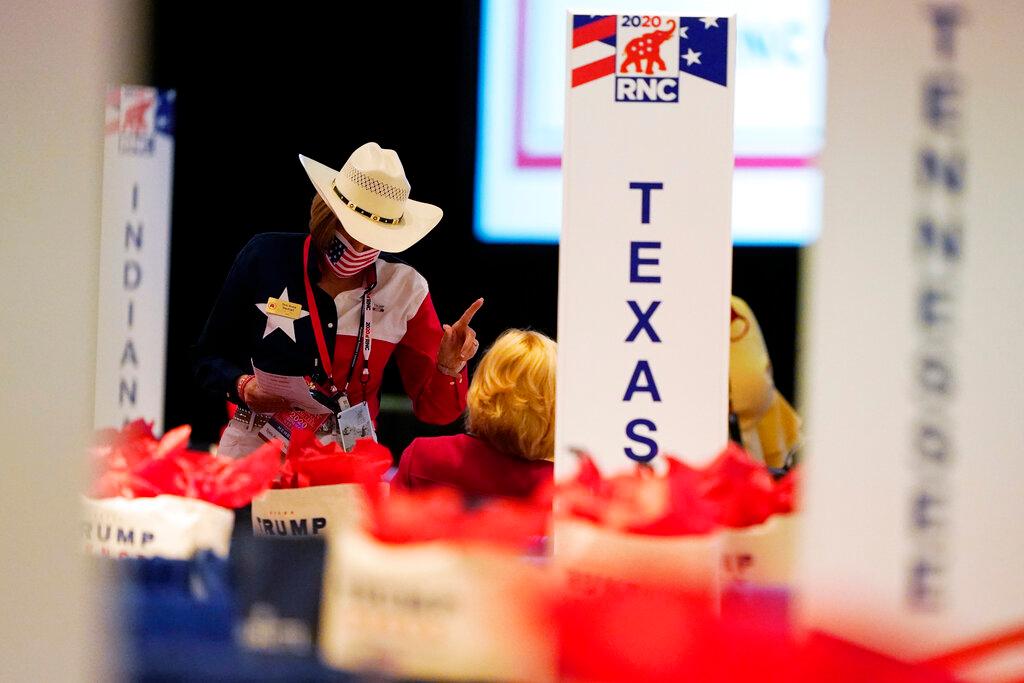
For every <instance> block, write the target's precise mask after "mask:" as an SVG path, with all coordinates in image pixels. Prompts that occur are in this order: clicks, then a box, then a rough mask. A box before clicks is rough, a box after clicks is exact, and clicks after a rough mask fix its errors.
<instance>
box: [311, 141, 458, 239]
mask: <svg viewBox="0 0 1024 683" xmlns="http://www.w3.org/2000/svg"><path fill="white" fill-rule="evenodd" d="M299 161H301V162H302V167H303V168H304V169H306V174H307V175H308V176H309V179H310V180H311V181H313V185H314V187H316V191H317V192H318V193H319V194H320V197H322V198H323V200H324V201H325V202H327V206H329V207H331V210H332V211H333V212H334V215H335V216H337V217H338V220H340V221H341V224H342V225H344V226H345V230H346V232H348V234H349V235H351V236H352V237H353V238H355V239H357V240H359V241H360V242H362V243H363V244H365V245H366V246H368V247H370V248H371V249H380V250H381V251H386V252H390V253H395V252H399V251H404V250H406V249H408V248H409V247H411V246H412V245H414V244H416V242H418V241H419V240H420V239H422V238H423V237H424V235H426V234H427V233H428V232H430V231H431V230H432V229H433V228H434V226H435V225H437V224H438V223H439V222H440V220H441V216H442V215H443V212H442V211H441V209H439V208H438V207H436V206H434V205H433V204H425V203H423V202H417V201H414V200H412V199H409V181H408V180H407V179H406V177H405V169H404V168H402V162H401V160H400V159H399V158H398V155H397V154H396V153H395V151H394V150H393V149H381V147H380V145H378V144H377V143H376V142H368V143H366V144H365V145H363V146H362V147H360V148H359V149H357V150H356V151H354V152H352V156H350V157H349V158H348V161H346V162H345V165H344V166H342V167H341V170H340V171H335V170H334V169H333V168H330V167H329V166H325V165H323V164H321V163H320V162H319V161H314V160H313V159H310V158H309V157H304V156H302V155H301V154H300V155H299Z"/></svg>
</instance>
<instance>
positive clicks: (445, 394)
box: [395, 294, 469, 425]
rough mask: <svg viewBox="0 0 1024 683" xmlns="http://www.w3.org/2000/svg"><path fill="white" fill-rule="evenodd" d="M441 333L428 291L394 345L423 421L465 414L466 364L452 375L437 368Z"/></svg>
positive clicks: (438, 421) (445, 421) (441, 420)
mask: <svg viewBox="0 0 1024 683" xmlns="http://www.w3.org/2000/svg"><path fill="white" fill-rule="evenodd" d="M442 335H443V331H442V330H441V321H440V320H438V318H437V311H435V310H434V302H433V301H432V300H431V298H430V294H427V295H426V296H425V297H424V298H423V303H421V304H420V307H419V310H417V311H416V315H414V316H413V317H412V318H410V319H409V323H408V326H407V327H406V330H405V336H404V337H402V340H401V341H400V342H398V346H397V347H396V348H395V360H396V362H397V363H398V371H399V373H400V374H401V375H402V385H403V386H404V387H405V393H407V394H408V395H409V398H411V399H412V411H413V413H415V414H416V417H417V418H419V419H420V420H422V421H423V422H427V423H429V424H439V425H444V424H449V423H451V422H454V421H455V420H457V419H458V418H459V416H460V415H462V412H463V411H464V410H465V409H466V389H467V388H468V384H469V380H468V376H467V373H466V369H465V368H463V369H462V372H460V373H459V376H458V377H449V376H448V375H445V374H444V373H442V372H440V371H439V370H438V369H437V349H438V347H439V346H440V345H441V336H442Z"/></svg>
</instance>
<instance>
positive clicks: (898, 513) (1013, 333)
mask: <svg viewBox="0 0 1024 683" xmlns="http://www.w3.org/2000/svg"><path fill="white" fill-rule="evenodd" d="M1021 17H1022V15H1021V8H1020V5H1019V4H1017V3H998V2H982V1H976V0H959V1H953V0H950V1H947V2H941V3H931V2H923V1H920V2H909V1H907V2H900V3H897V4H895V5H894V4H893V3H892V2H889V1H887V0H864V1H862V2H854V3H836V4H834V5H833V8H832V20H831V24H830V30H829V44H828V50H829V56H828V63H829V74H828V80H829V84H830V85H829V91H830V94H829V102H828V125H827V130H828V135H827V142H826V148H825V155H824V159H823V162H824V169H825V178H826V186H825V214H824V215H825V219H824V229H823V232H822V239H821V240H820V242H819V244H818V245H817V246H816V247H814V250H813V252H812V257H811V259H810V265H811V272H810V274H809V278H808V283H809V285H808V287H807V291H809V293H810V300H809V304H810V305H809V307H808V308H807V311H806V316H805V317H806V320H807V321H808V322H807V329H808V331H809V344H808V347H809V351H810V354H809V357H808V360H807V363H806V367H805V369H804V372H803V373H802V375H803V376H804V378H805V380H806V385H807V386H806V390H805V395H806V396H808V398H809V401H808V402H807V408H808V410H807V415H808V418H809V419H808V422H807V424H808V426H809V435H808V439H807V443H808V446H809V448H808V451H807V453H806V454H805V455H806V460H807V479H806V481H807V487H806V495H805V499H804V501H805V507H806V515H805V524H806V526H805V531H806V534H805V536H804V538H803V541H802V546H803V548H802V553H801V563H800V565H801V566H800V576H801V585H802V592H803V610H802V612H803V617H804V620H805V623H806V624H808V625H809V626H812V627H816V628H822V629H825V630H828V631H831V632H834V633H837V634H839V635H841V636H843V637H846V638H850V639H853V640H855V641H858V642H860V643H863V644H865V645H867V646H869V647H873V648H876V649H879V650H882V651H884V652H888V653H891V654H894V655H896V656H900V657H905V658H907V659H921V658H929V657H935V656H940V655H942V654H943V653H949V652H950V651H951V650H957V649H959V648H964V647H966V646H969V645H977V644H979V643H985V642H989V643H993V642H995V641H993V637H994V636H998V635H1000V634H1002V633H1004V632H1006V631H1007V630H1011V629H1018V634H1019V633H1020V629H1021V628H1022V627H1024V585H1022V581H1021V570H1022V569H1024V533H1022V532H1021V530H1020V520H1021V519H1022V518H1024V493H1022V492H1024V457H1022V455H1021V454H1022V453H1024V430H1022V428H1021V406H1022V405H1024V361H1022V356H1021V354H1020V347H1021V345H1022V343H1024V307H1021V305H1020V304H1019V303H1017V302H1016V297H1017V296H1018V295H1019V292H1021V291H1022V290H1024V242H1022V240H1021V236H1020V229H1019V225H1020V216H1021V213H1022V211H1024V193H1022V192H1021V181H1020V170H1021V162H1020V160H1021V159H1022V158H1024V136H1022V135H1021V134H1020V132H1019V124H1018V123H1017V121H1018V119H1019V116H1020V112H1021V111H1024V88H1022V86H1021V82H1020V79H1019V78H1018V77H1017V74H1018V73H1019V71H1020V69H1021V67H1022V66H1024V48H1022V47H1021V42H1020V40H1019V36H1018V35H1017V34H1018V33H1019V27H1020V25H1021ZM1019 640H1020V638H1018V646H1019V645H1020V642H1019ZM1005 654H1007V651H1006V648H1002V649H1001V650H1000V649H998V648H997V649H995V650H993V651H992V652H989V653H986V654H985V655H984V656H981V657H978V658H975V660H974V661H973V662H969V664H970V665H971V666H968V667H967V668H966V669H963V670H958V673H960V674H962V675H964V676H966V677H967V678H968V679H972V680H973V679H975V678H978V679H981V680H998V678H994V677H993V676H994V673H993V671H992V670H991V669H989V670H988V673H987V674H980V673H979V672H980V671H981V670H982V668H984V667H986V666H990V665H991V664H992V662H991V661H990V662H986V661H984V660H985V659H986V658H987V657H989V656H992V657H1003V655H1005ZM1022 654H1024V653H1022V652H1021V650H1020V648H1019V647H1018V651H1017V655H1016V662H1015V663H1014V662H1013V659H1012V657H1011V658H1008V659H1002V660H1001V664H1000V665H1001V666H1002V667H1003V671H1004V672H1005V671H1015V672H1016V676H1021V675H1024V657H1022ZM993 661H994V660H993ZM975 665H976V666H978V667H980V668H978V669H974V668H972V667H973V666H975ZM1007 667H1008V668H1007ZM1014 667H1016V668H1014Z"/></svg>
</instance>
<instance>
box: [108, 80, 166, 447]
mask: <svg viewBox="0 0 1024 683" xmlns="http://www.w3.org/2000/svg"><path fill="white" fill-rule="evenodd" d="M174 97H175V96H174V91H161V90H157V89H155V88H148V87H141V86H121V87H111V88H109V89H108V91H107V114H106V131H105V143H104V149H103V219H102V220H103V226H102V230H103V232H102V236H101V243H100V288H99V327H98V335H97V343H96V400H95V408H96V417H95V423H96V426H97V427H119V426H121V425H122V424H124V423H125V422H128V421H130V420H133V419H136V418H140V417H141V418H144V419H146V420H152V421H153V429H154V431H155V432H156V433H158V434H159V433H161V432H162V431H163V416H164V379H165V368H166V347H167V281H168V260H169V255H170V218H171V174H172V167H173V157H174V138H173V122H174Z"/></svg>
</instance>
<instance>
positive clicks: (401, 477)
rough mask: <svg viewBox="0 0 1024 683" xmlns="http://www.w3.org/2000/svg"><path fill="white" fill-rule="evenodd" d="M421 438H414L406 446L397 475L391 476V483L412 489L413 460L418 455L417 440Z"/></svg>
mask: <svg viewBox="0 0 1024 683" xmlns="http://www.w3.org/2000/svg"><path fill="white" fill-rule="evenodd" d="M417 441H419V439H413V440H412V443H410V444H409V445H408V446H406V447H405V450H404V451H402V457H401V458H399V459H398V471H397V472H395V476H394V477H392V478H391V485H392V486H393V487H395V488H399V489H406V490H410V489H412V461H413V458H415V457H416V455H415V453H416V442H417Z"/></svg>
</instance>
